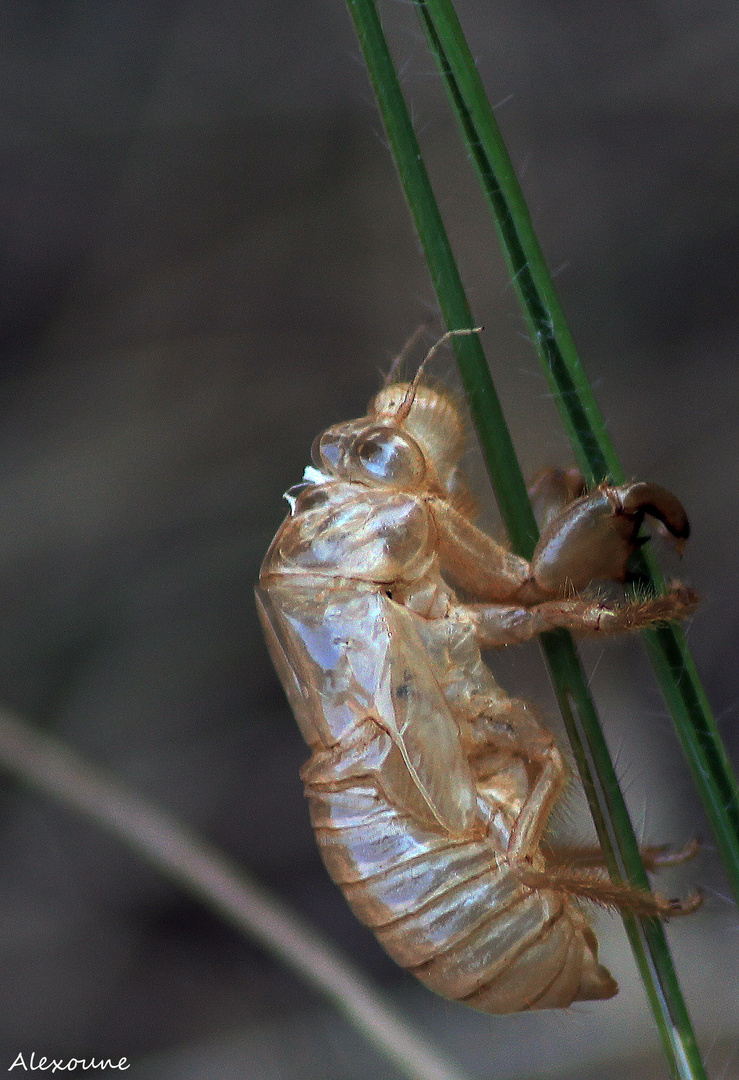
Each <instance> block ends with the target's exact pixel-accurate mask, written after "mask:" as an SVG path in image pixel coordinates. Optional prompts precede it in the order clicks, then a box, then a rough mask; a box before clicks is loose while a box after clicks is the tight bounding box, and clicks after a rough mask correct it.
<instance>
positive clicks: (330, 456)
mask: <svg viewBox="0 0 739 1080" xmlns="http://www.w3.org/2000/svg"><path fill="white" fill-rule="evenodd" d="M344 441H345V440H344V439H342V437H341V435H339V434H338V432H335V431H332V430H331V429H330V428H329V430H328V431H324V432H323V434H322V435H319V436H318V438H317V439H315V440H314V442H313V446H312V447H311V451H310V456H311V459H312V461H313V464H314V465H315V467H316V468H317V469H323V470H326V469H327V470H328V471H329V472H332V473H336V472H338V471H339V467H340V464H341V456H342V451H343V446H342V443H343V442H344Z"/></svg>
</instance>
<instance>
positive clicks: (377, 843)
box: [257, 380, 699, 1013]
mask: <svg viewBox="0 0 739 1080" xmlns="http://www.w3.org/2000/svg"><path fill="white" fill-rule="evenodd" d="M463 445H464V428H463V423H462V419H461V417H460V414H459V412H458V410H457V408H456V407H455V405H454V404H453V403H452V400H451V398H450V397H449V396H447V395H446V394H445V393H443V392H440V391H439V390H435V389H431V388H429V387H428V386H425V385H419V384H418V380H415V381H414V382H413V383H411V384H408V383H400V384H395V385H391V386H387V387H386V388H385V389H384V390H382V391H381V392H380V393H379V394H378V395H377V396H376V397H375V399H374V400H373V401H372V403H371V405H370V408H369V412H368V414H367V415H366V416H363V417H361V418H360V419H358V420H352V421H349V422H348V423H344V424H338V425H336V426H334V427H331V428H329V429H328V431H326V432H324V433H323V435H321V436H320V438H319V439H317V440H316V443H315V444H314V450H313V461H314V465H313V466H312V467H309V468H308V469H307V470H306V477H305V479H306V483H305V484H304V485H301V486H300V487H299V488H298V489H293V490H292V491H291V492H289V493H288V495H287V498H288V499H289V501H290V504H291V512H290V515H289V517H288V518H287V520H286V521H285V522H284V523H283V525H282V527H281V528H280V530H279V532H278V533H277V536H276V537H275V539H274V541H273V543H272V546H271V547H270V550H269V552H268V554H267V556H266V558H265V560H264V565H263V567H262V571H261V576H260V581H259V587H258V589H257V601H258V606H259V610H260V616H261V618H262V622H263V625H264V629H265V633H266V636H267V641H268V644H269V648H270V652H271V655H272V658H273V660H274V663H275V666H276V668H277V671H278V673H279V676H280V678H281V680H282V683H283V686H284V687H285V691H286V693H287V696H288V698H289V700H290V704H291V705H292V708H293V711H294V712H295V716H296V718H297V721H298V724H299V725H300V729H301V731H302V733H303V735H304V737H305V739H306V741H307V743H308V745H309V746H310V748H311V751H312V753H311V757H310V759H309V760H308V762H307V764H306V765H305V766H304V768H303V770H302V777H303V780H304V782H305V788H306V793H307V795H308V798H309V800H310V811H311V818H312V821H313V826H314V828H315V832H316V837H317V839H318V843H319V846H320V850H321V854H322V856H323V859H324V862H325V863H326V866H327V868H328V870H329V873H330V874H331V876H332V877H333V879H334V881H336V882H337V883H338V884H339V885H340V886H341V888H342V890H343V891H344V893H345V895H346V897H347V899H348V901H349V903H350V904H351V906H352V908H353V909H354V911H355V913H356V914H357V916H358V917H359V918H360V919H361V920H362V921H363V922H364V923H366V924H367V925H368V926H370V927H371V928H372V929H373V930H374V931H375V933H376V934H377V937H378V938H379V940H380V942H381V943H382V944H383V945H384V947H385V948H386V949H387V950H388V952H389V953H390V954H391V956H393V957H394V958H395V959H396V960H397V961H398V962H399V963H400V964H402V965H403V966H404V967H406V968H409V969H410V970H411V971H413V973H414V974H415V975H417V976H418V978H419V979H420V980H421V981H422V982H423V983H425V984H426V985H427V986H429V987H431V989H433V990H435V991H437V992H438V993H440V994H442V995H443V996H444V997H448V998H453V999H457V1000H461V1001H464V1002H466V1003H467V1004H468V1005H471V1006H473V1007H474V1008H477V1009H481V1010H483V1011H485V1012H490V1013H506V1012H515V1011H519V1010H523V1009H543V1008H554V1007H560V1006H567V1005H569V1004H570V1003H571V1002H573V1001H578V1000H587V999H595V998H608V997H611V996H612V995H613V994H615V993H616V990H617V984H616V982H615V981H614V979H613V978H612V976H611V975H610V974H609V972H608V971H607V970H606V969H605V968H604V967H603V966H602V965H601V964H599V963H598V959H597V954H598V947H597V941H596V938H595V935H594V934H593V931H592V930H591V928H590V926H589V924H588V922H587V919H586V917H585V915H584V914H583V912H582V910H581V907H580V904H579V902H578V901H579V899H580V898H585V899H591V900H596V901H600V902H602V903H605V904H608V905H611V906H617V907H620V908H623V909H626V910H629V911H633V912H637V913H643V914H650V915H658V916H662V917H666V916H671V915H677V914H681V913H683V912H687V911H691V910H694V909H695V908H696V907H697V905H698V903H699V897H697V896H694V897H691V898H689V899H688V900H687V901H685V902H684V903H682V904H680V903H677V902H674V901H667V900H665V899H663V898H661V897H660V896H659V895H657V894H654V893H645V892H640V891H637V890H635V889H632V888H630V887H628V886H624V885H618V884H614V883H611V882H610V881H609V880H608V878H607V877H606V876H605V873H604V871H603V867H602V858H601V857H599V854H598V853H597V852H591V853H589V854H587V853H582V852H576V851H574V850H567V849H556V848H555V847H554V846H552V845H550V844H548V843H547V844H544V845H543V844H542V838H543V833H544V830H545V828H546V825H547V821H548V818H549V816H550V813H551V810H552V808H553V806H554V804H555V803H556V801H557V800H558V798H559V796H560V795H561V793H562V790H563V787H564V785H565V781H566V767H565V763H564V760H563V758H562V755H561V753H560V751H559V749H558V748H557V745H556V743H555V741H554V738H553V736H552V735H551V734H550V732H549V731H547V729H546V728H544V727H543V726H542V725H541V724H540V723H539V721H538V719H537V718H536V716H535V714H534V712H533V711H532V709H531V707H530V706H529V705H528V704H527V703H526V702H525V701H522V700H519V699H515V698H510V697H508V695H507V694H506V693H505V692H504V691H503V690H502V689H501V688H500V686H498V684H497V683H496V681H495V679H494V678H493V676H492V674H491V672H490V671H489V669H488V668H487V667H486V665H485V664H484V663H483V661H482V659H481V656H480V649H481V648H491V647H496V646H502V645H508V644H512V643H515V642H522V641H527V640H529V639H530V638H532V637H534V636H535V635H537V634H540V633H541V632H542V631H544V630H549V629H551V628H554V627H566V628H567V629H569V630H572V631H574V632H576V633H578V634H591V635H602V634H612V633H619V632H622V631H627V630H633V629H635V628H636V627H639V626H645V625H647V624H649V623H653V622H655V621H659V620H666V619H678V618H681V617H682V616H684V615H686V614H687V613H689V612H690V611H692V610H693V608H694V606H695V602H696V599H695V596H694V594H693V593H692V592H690V590H688V589H687V588H685V587H683V586H680V585H673V586H672V587H671V588H670V590H669V591H668V593H667V594H666V595H664V596H660V597H655V598H651V599H644V600H641V601H639V602H632V601H629V602H623V603H621V604H618V605H611V604H605V603H601V602H598V601H597V600H593V599H589V598H588V597H587V596H586V595H583V594H582V590H583V589H585V588H586V586H588V585H589V583H590V582H591V581H594V580H597V579H603V578H608V579H612V580H615V581H622V580H623V579H624V577H625V574H626V562H627V559H628V557H629V555H630V553H631V552H632V551H633V550H634V547H635V546H636V543H637V533H638V530H639V527H640V525H641V523H642V520H643V518H644V516H645V514H647V515H649V516H651V517H653V518H656V519H657V521H659V522H661V523H662V524H663V525H664V527H665V528H666V530H667V531H668V532H669V533H670V534H671V535H672V536H673V537H674V538H675V541H676V543H677V544H678V545H681V544H682V543H683V542H684V541H685V539H686V538H687V536H688V520H687V517H686V515H685V511H684V510H683V508H682V506H681V505H680V503H679V502H678V500H677V499H676V498H675V496H674V495H672V494H671V493H670V492H669V491H666V490H665V489H664V488H661V487H658V486H657V485H655V484H651V483H645V482H634V483H629V484H623V485H620V486H615V487H614V486H608V485H606V484H603V485H601V486H600V487H598V488H596V489H595V490H594V491H592V492H590V493H588V494H582V495H579V497H574V496H575V495H576V494H577V493H578V490H579V488H578V480H577V477H576V476H574V474H573V473H565V474H561V473H560V474H556V473H553V472H552V473H549V474H546V476H545V478H544V479H543V480H542V481H540V482H539V484H538V485H537V487H536V490H535V492H534V495H535V496H536V497H537V499H538V500H539V502H541V503H543V512H544V515H545V516H548V517H549V519H550V520H549V522H548V524H547V525H546V526H545V528H544V531H543V533H542V536H541V539H540V541H539V543H538V545H537V547H536V550H535V552H534V556H533V558H532V560H531V562H527V561H526V560H525V559H522V558H520V557H519V556H517V555H514V554H512V553H510V552H509V551H506V550H505V549H504V548H503V547H502V546H501V545H500V544H498V543H496V541H495V540H493V539H491V537H489V536H488V535H486V534H485V533H484V532H482V531H481V530H480V529H478V528H477V527H476V526H475V525H474V524H473V521H472V515H471V511H470V509H469V499H468V498H466V497H465V495H464V487H463V484H462V482H461V480H460V477H459V475H458V471H457V463H458V461H459V458H460V455H461V453H462V449H463ZM457 589H458V590H460V591H461V592H462V594H463V596H464V598H465V599H464V600H460V599H459V597H458V596H457V593H456V592H455V590H457ZM647 854H648V855H649V857H650V859H651V862H652V865H653V866H655V865H657V864H658V863H659V862H660V861H664V862H667V861H670V858H671V857H670V856H662V855H661V854H660V852H659V851H652V852H651V853H647Z"/></svg>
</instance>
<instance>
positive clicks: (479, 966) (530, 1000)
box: [305, 763, 616, 1013]
mask: <svg viewBox="0 0 739 1080" xmlns="http://www.w3.org/2000/svg"><path fill="white" fill-rule="evenodd" d="M310 772H311V763H309V765H308V768H307V770H306V776H305V779H306V780H307V783H306V792H307V794H308V796H309V799H310V809H311V819H312V822H313V826H314V829H315V832H316V837H317V840H318V844H319V848H320V851H321V855H322V857H323V860H324V862H325V864H326V866H327V868H328V871H329V873H330V874H331V876H332V877H333V879H334V881H335V882H336V883H337V884H338V885H339V886H340V887H341V889H342V891H343V892H344V894H345V896H346V898H347V900H348V901H349V903H350V905H351V907H352V909H353V910H354V912H355V914H356V915H357V916H358V918H359V919H361V921H362V922H364V923H365V924H366V925H367V926H369V927H370V928H371V929H372V930H373V931H374V932H375V934H376V935H377V938H378V940H379V941H380V943H381V944H382V945H383V946H384V948H385V949H386V950H387V952H388V953H389V954H390V955H391V956H392V957H393V959H395V960H396V961H397V962H398V963H399V964H401V965H402V966H403V967H405V968H408V969H409V970H410V971H412V972H413V974H414V975H416V976H417V977H418V978H419V979H420V980H421V982H423V983H424V984H425V985H426V986H428V987H429V988H430V989H431V990H434V991H435V992H436V993H438V994H441V995H442V996H443V997H446V998H451V999H453V1000H461V1001H464V1002H465V1003H466V1004H468V1005H471V1006H472V1007H473V1008H476V1009H479V1010H481V1011H483V1012H488V1013H508V1012H518V1011H521V1010H526V1009H541V1008H553V1007H563V1006H567V1005H569V1004H570V1003H571V1002H573V1001H576V1000H584V999H591V998H604V997H610V996H612V994H614V993H615V992H616V983H615V982H614V980H613V979H612V978H611V976H610V975H609V974H608V972H607V971H606V970H605V968H603V967H602V966H601V965H600V964H598V962H597V944H596V940H595V936H594V935H593V933H592V931H591V930H590V928H589V926H588V924H587V922H586V920H585V918H584V916H583V915H582V914H581V913H580V911H579V909H578V908H577V906H576V905H575V904H574V903H573V901H572V900H570V899H569V898H567V897H565V896H563V895H560V894H558V893H556V892H554V891H551V890H542V889H537V890H534V889H529V888H527V887H526V886H525V885H523V884H522V883H521V882H520V881H519V880H518V879H517V878H516V876H515V874H514V873H512V871H511V868H510V866H509V864H508V863H507V861H506V859H505V858H504V857H503V856H502V855H501V854H500V853H499V852H496V851H495V849H494V847H493V845H492V843H491V841H490V838H489V837H488V836H486V835H482V836H480V837H478V838H474V837H472V838H470V837H467V838H465V837H453V836H451V835H446V836H444V835H442V834H441V833H440V832H439V831H438V830H437V829H434V828H426V827H424V826H420V825H419V824H418V823H417V822H415V821H414V820H412V819H411V818H410V817H408V816H407V815H405V814H403V813H402V812H401V811H399V810H398V809H397V808H396V806H394V805H393V804H392V803H391V802H390V801H388V799H387V798H385V797H384V795H383V792H382V791H381V790H380V788H379V785H378V784H377V782H376V780H374V779H373V778H372V776H370V775H366V776H356V777H355V778H352V779H349V778H346V779H342V780H340V781H336V782H334V783H331V782H325V781H323V782H319V783H318V784H313V783H311V782H310V779H309V775H308V774H309V773H310Z"/></svg>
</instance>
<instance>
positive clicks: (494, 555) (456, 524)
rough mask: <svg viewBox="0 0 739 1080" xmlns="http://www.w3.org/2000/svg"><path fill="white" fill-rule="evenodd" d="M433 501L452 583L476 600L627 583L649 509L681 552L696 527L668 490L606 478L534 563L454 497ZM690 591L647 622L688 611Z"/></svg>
mask: <svg viewBox="0 0 739 1080" xmlns="http://www.w3.org/2000/svg"><path fill="white" fill-rule="evenodd" d="M428 505H429V510H430V511H431V514H432V517H433V521H434V524H435V526H436V533H437V545H436V546H437V551H438V555H439V560H440V562H441V565H442V568H443V570H444V574H445V576H446V577H447V578H448V579H449V580H450V581H451V583H452V584H453V585H455V586H457V587H459V588H461V589H463V590H464V591H465V592H466V593H467V594H468V595H469V596H470V598H471V599H476V600H485V601H488V602H493V603H495V602H497V603H507V604H514V605H520V606H522V607H531V606H533V605H535V604H541V603H542V601H549V600H553V599H554V598H555V597H557V596H562V595H563V594H564V595H566V594H567V593H569V594H570V595H572V594H573V593H576V592H577V591H579V590H581V589H583V588H584V587H585V586H587V585H588V584H590V582H591V581H596V580H600V579H609V580H611V581H624V580H625V578H626V573H627V563H628V560H629V557H630V555H631V554H632V553H633V552H634V551H635V550H636V548H637V547H638V546H639V544H640V540H639V537H638V533H639V529H640V527H641V524H642V522H643V520H644V517H645V516H646V515H648V516H650V517H653V518H656V519H657V520H658V521H659V522H661V523H662V525H663V526H664V527H665V529H666V530H667V531H668V532H669V533H670V534H671V536H672V537H673V538H674V541H675V545H676V547H677V548H678V550H682V547H683V546H684V543H685V540H686V539H687V537H688V535H689V533H690V526H689V524H688V518H687V515H686V513H685V510H684V509H683V507H682V505H681V504H680V502H679V501H678V500H677V499H676V498H675V496H674V495H673V494H672V493H671V492H669V491H667V490H666V489H665V488H661V487H658V486H657V485H656V484H651V483H646V482H634V483H630V484H621V485H619V486H617V487H613V486H609V485H608V484H601V485H600V487H598V488H596V489H595V490H594V491H591V492H590V493H589V494H588V495H584V496H582V498H579V499H575V501H574V502H571V503H570V504H569V505H568V506H565V508H564V509H563V510H561V511H560V512H559V513H557V514H556V515H555V516H554V517H553V518H552V519H551V520H550V522H549V524H548V525H547V526H546V528H545V529H544V532H543V533H542V535H541V538H540V540H539V542H538V544H537V545H536V548H535V550H534V554H533V557H532V559H531V562H530V563H528V562H527V561H526V560H525V559H522V558H521V557H520V556H518V555H513V554H512V553H510V552H508V551H506V550H505V548H503V547H501V545H500V544H498V543H496V541H495V540H493V539H492V538H491V537H489V536H487V535H486V534H485V533H484V532H482V530H480V529H478V528H477V527H476V526H475V525H473V524H472V522H471V521H470V520H469V519H468V518H467V517H465V516H464V514H462V513H460V512H459V511H458V510H456V509H455V508H454V507H453V506H451V504H450V503H448V502H446V500H443V499H439V498H432V499H430V500H429V504H428ZM686 592H687V590H683V593H684V594H685V593H686ZM690 597H691V598H690V601H689V602H685V596H683V601H681V602H680V603H679V604H677V605H673V606H674V607H675V612H676V613H675V614H660V615H657V614H653V615H646V614H645V615H644V619H645V621H646V622H654V621H656V620H659V619H664V618H679V617H681V615H683V614H687V610H688V609H691V610H692V607H693V606H694V604H695V597H694V596H693V595H692V594H690ZM644 603H649V601H644ZM646 610H647V609H645V611H646ZM634 614H636V612H635V611H634ZM538 632H539V631H534V633H538Z"/></svg>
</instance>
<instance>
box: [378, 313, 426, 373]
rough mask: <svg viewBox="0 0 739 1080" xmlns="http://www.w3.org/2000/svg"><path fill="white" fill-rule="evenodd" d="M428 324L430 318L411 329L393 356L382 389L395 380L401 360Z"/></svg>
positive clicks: (401, 363)
mask: <svg viewBox="0 0 739 1080" xmlns="http://www.w3.org/2000/svg"><path fill="white" fill-rule="evenodd" d="M430 325H431V319H425V320H424V321H423V322H422V323H421V325H420V326H418V327H416V329H415V330H414V331H413V333H412V334H411V336H410V337H409V338H408V340H407V341H406V343H405V345H404V346H403V348H402V349H401V350H400V352H399V353H398V355H397V356H396V357H395V359H394V360H393V362H392V364H391V365H390V370H389V371H388V373H387V375H386V376H385V381H384V382H383V384H382V386H383V389H384V388H385V387H388V386H390V384H391V383H392V382H394V381H395V376H396V375H397V374H398V371H399V369H400V368H401V367H402V365H403V361H404V360H405V358H406V357H407V355H408V353H409V352H410V351H411V349H412V348H413V346H414V345H415V344H416V342H417V341H418V339H419V338H420V337H421V335H422V334H424V333H425V332H426V330H428V328H429V326H430Z"/></svg>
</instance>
